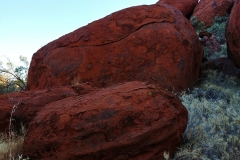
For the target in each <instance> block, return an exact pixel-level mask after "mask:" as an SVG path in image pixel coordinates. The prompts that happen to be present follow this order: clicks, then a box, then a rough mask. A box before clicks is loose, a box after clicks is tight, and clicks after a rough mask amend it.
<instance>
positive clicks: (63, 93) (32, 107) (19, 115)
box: [0, 84, 93, 132]
mask: <svg viewBox="0 0 240 160" xmlns="http://www.w3.org/2000/svg"><path fill="white" fill-rule="evenodd" d="M92 90H93V88H91V87H90V85H88V84H81V85H80V84H78V85H77V84H76V85H73V86H71V87H64V86H62V87H55V88H50V89H43V90H38V91H22V92H16V93H9V94H3V95H0V132H5V131H7V130H8V126H9V122H10V116H11V113H12V119H13V121H12V123H13V125H14V129H18V128H19V126H20V124H21V123H23V124H25V125H26V126H28V124H29V123H30V122H31V120H32V119H33V117H34V116H35V115H36V113H37V112H38V111H40V110H41V109H42V107H44V105H46V104H48V103H51V102H55V101H58V100H61V99H63V98H66V97H70V96H77V95H82V94H86V93H87V92H90V91H92ZM14 106H15V107H14Z"/></svg>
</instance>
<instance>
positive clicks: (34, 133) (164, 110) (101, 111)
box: [23, 81, 188, 160]
mask: <svg viewBox="0 0 240 160" xmlns="http://www.w3.org/2000/svg"><path fill="white" fill-rule="evenodd" d="M187 122H188V112H187V110H186V109H185V107H184V106H183V105H182V103H181V101H180V100H179V98H177V97H176V96H174V95H173V94H172V93H171V92H168V91H165V90H162V89H159V88H158V87H156V86H154V85H149V84H146V83H143V82H136V81H134V82H127V83H123V84H119V85H114V86H111V87H108V88H105V89H100V90H98V91H94V92H91V93H88V94H85V95H83V96H77V97H69V98H65V99H63V100H60V101H57V102H53V103H51V104H48V105H46V106H45V107H44V108H43V109H42V110H41V111H40V112H38V114H37V116H36V117H35V118H34V120H33V121H32V122H31V123H30V126H29V129H28V130H27V132H26V135H25V139H24V145H23V152H24V155H26V156H29V157H30V158H31V159H44V160H53V159H68V160H73V159H81V160H97V159H102V160H113V159H114V160H122V159H123V160H125V159H132V160H140V159H142V160H153V159H163V153H164V151H166V152H169V153H170V154H173V153H174V151H175V150H176V148H177V147H178V145H179V143H180V141H181V139H182V134H183V133H184V130H185V128H186V125H187Z"/></svg>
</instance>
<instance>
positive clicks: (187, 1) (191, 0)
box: [156, 0, 198, 18]
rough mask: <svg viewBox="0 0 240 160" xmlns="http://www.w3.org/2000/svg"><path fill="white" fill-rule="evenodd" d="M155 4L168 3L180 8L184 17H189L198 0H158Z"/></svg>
mask: <svg viewBox="0 0 240 160" xmlns="http://www.w3.org/2000/svg"><path fill="white" fill-rule="evenodd" d="M156 4H168V5H170V6H173V7H175V8H176V9H178V10H180V11H181V12H182V14H183V15H184V16H185V17H186V18H189V17H190V16H191V15H192V13H193V10H194V8H195V6H196V5H197V4H198V0H181V1H179V0H160V1H158V2H157V3H156Z"/></svg>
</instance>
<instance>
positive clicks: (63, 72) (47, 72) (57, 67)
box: [27, 5, 203, 91]
mask: <svg viewBox="0 0 240 160" xmlns="http://www.w3.org/2000/svg"><path fill="white" fill-rule="evenodd" d="M202 58H203V49H202V46H201V44H200V42H199V40H198V36H197V35H196V32H195V30H194V29H193V27H192V25H191V24H190V22H189V21H188V20H187V19H186V18H185V17H184V16H183V15H182V14H181V13H180V11H178V10H176V9H175V8H173V7H171V6H168V5H164V6H162V5H150V6H147V5H144V6H136V7H131V8H127V9H123V10H121V11H118V12H115V13H113V14H110V15H108V16H106V17H104V18H102V19H100V20H97V21H94V22H92V23H90V24H88V25H87V26H84V27H82V28H79V29H77V30H75V31H74V32H71V33H69V34H67V35H65V36H63V37H61V38H59V39H57V40H55V41H53V42H50V43H49V44H47V45H46V46H44V47H42V48H41V49H40V50H39V51H37V52H36V53H35V54H34V55H33V58H32V61H31V65H30V69H29V74H28V83H27V88H28V90H37V89H44V88H49V87H50V86H61V85H63V86H64V85H72V84H74V83H76V82H79V83H85V82H91V83H92V84H93V85H94V86H96V87H106V86H110V85H112V84H117V83H121V82H128V81H134V80H139V81H146V82H150V83H153V84H156V85H158V86H161V87H163V88H166V89H169V90H176V91H180V90H184V89H187V88H192V87H193V86H194V85H195V84H196V83H197V80H198V77H199V73H200V66H201V61H202Z"/></svg>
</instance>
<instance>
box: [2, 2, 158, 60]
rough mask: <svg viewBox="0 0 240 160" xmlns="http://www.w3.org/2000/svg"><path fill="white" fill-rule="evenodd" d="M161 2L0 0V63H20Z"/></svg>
mask: <svg viewBox="0 0 240 160" xmlns="http://www.w3.org/2000/svg"><path fill="white" fill-rule="evenodd" d="M157 1H158V0H119V1H113V0H101V1H97V0H71V1H69V0H0V24H1V27H0V61H3V62H4V61H5V60H6V59H5V57H4V56H7V57H9V58H10V60H11V61H13V62H14V63H18V61H19V56H20V55H22V56H26V57H28V61H29V62H30V61H31V58H32V55H33V53H35V52H36V51H37V50H38V49H40V48H41V47H42V46H44V45H45V44H47V43H49V42H51V41H53V40H55V39H57V38H59V37H61V36H63V35H64V34H67V33H69V32H72V31H74V30H76V29H77V28H80V27H82V26H85V25H87V24H88V23H90V22H92V21H94V20H97V19H100V18H103V17H105V16H107V15H109V14H111V13H112V12H115V11H118V10H121V9H123V8H127V7H131V6H136V5H143V4H155V3H156V2H157Z"/></svg>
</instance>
